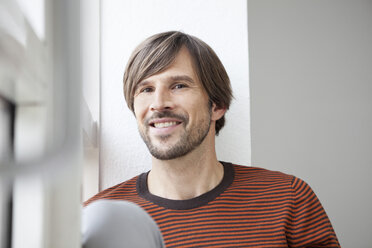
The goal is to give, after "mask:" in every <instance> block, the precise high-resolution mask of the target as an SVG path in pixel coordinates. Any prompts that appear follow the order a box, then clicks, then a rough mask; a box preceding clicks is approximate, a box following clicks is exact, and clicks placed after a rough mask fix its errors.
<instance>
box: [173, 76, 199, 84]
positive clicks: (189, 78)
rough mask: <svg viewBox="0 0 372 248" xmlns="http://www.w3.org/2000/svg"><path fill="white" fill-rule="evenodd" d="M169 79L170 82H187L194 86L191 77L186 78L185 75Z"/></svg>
mask: <svg viewBox="0 0 372 248" xmlns="http://www.w3.org/2000/svg"><path fill="white" fill-rule="evenodd" d="M170 79H171V80H172V81H187V82H189V83H192V84H195V81H194V80H193V79H192V78H191V77H189V76H186V75H180V76H171V77H170Z"/></svg>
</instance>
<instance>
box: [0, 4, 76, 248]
mask: <svg viewBox="0 0 372 248" xmlns="http://www.w3.org/2000/svg"><path fill="white" fill-rule="evenodd" d="M79 51H80V1H72V0H67V1H57V0H50V1H48V0H46V1H44V0H34V1H24V0H1V1H0V117H1V119H0V138H1V142H0V247H12V248H21V247H22V248H23V247H29V248H33V247H35V248H44V247H45V248H47V247H61V248H62V247H64V248H65V247H71V248H73V247H80V187H81V186H80V185H81V183H80V181H81V180H80V178H81V164H82V162H81V156H82V155H81V132H80V94H81V89H80V88H81V69H80V67H81V66H80V65H81V60H80V52H79Z"/></svg>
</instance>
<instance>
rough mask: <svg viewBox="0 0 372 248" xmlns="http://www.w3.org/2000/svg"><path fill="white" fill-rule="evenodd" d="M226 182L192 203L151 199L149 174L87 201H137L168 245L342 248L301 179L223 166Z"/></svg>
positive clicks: (250, 168)
mask: <svg viewBox="0 0 372 248" xmlns="http://www.w3.org/2000/svg"><path fill="white" fill-rule="evenodd" d="M223 165H224V178H223V179H222V181H221V183H220V184H219V185H217V186H216V187H215V188H214V189H213V190H211V191H209V192H207V193H205V194H203V195H201V196H199V197H196V198H193V199H190V200H169V199H165V198H161V197H158V196H155V195H152V194H151V193H150V192H149V190H148V188H147V174H148V173H143V174H141V175H139V176H137V177H134V178H132V179H131V180H128V181H126V182H123V183H121V184H118V185H116V186H113V187H111V188H108V189H106V190H104V191H102V192H100V193H98V194H97V195H95V196H94V197H92V198H91V199H89V200H88V201H87V202H85V205H87V204H89V203H90V202H92V201H94V200H98V199H117V200H127V201H131V202H134V203H136V204H138V205H139V206H141V207H142V208H143V209H145V210H146V211H147V212H148V213H149V214H150V215H151V216H152V217H153V219H154V220H155V221H156V223H157V224H158V226H159V227H160V230H161V232H162V235H163V237H164V241H165V244H166V247H169V248H170V247H339V243H338V240H337V237H336V235H335V232H334V230H333V228H332V225H331V223H330V221H329V219H328V217H327V214H326V213H325V211H324V209H323V207H322V206H321V204H320V202H319V200H318V198H317V197H316V195H315V194H314V192H313V191H312V190H311V188H310V187H309V186H308V185H307V184H306V183H305V182H304V181H302V180H301V179H299V178H296V177H293V176H290V175H286V174H283V173H280V172H274V171H269V170H265V169H261V168H256V167H245V166H240V165H233V164H230V163H223Z"/></svg>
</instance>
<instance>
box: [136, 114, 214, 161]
mask: <svg viewBox="0 0 372 248" xmlns="http://www.w3.org/2000/svg"><path fill="white" fill-rule="evenodd" d="M165 117H170V118H177V119H181V120H182V125H183V129H184V132H183V134H182V135H181V137H180V138H179V139H178V141H177V142H176V143H175V144H174V145H172V146H169V145H167V144H166V142H167V141H168V140H169V139H170V138H171V137H172V134H171V135H163V136H158V137H157V138H158V139H160V143H163V144H164V145H161V144H160V145H154V143H153V142H152V140H151V137H150V135H149V125H145V127H146V128H145V131H142V130H139V132H140V135H141V137H142V139H143V141H144V142H145V144H146V146H147V148H148V149H149V152H150V153H151V155H152V156H153V157H155V158H157V159H159V160H171V159H175V158H179V157H182V156H185V155H186V154H188V153H190V152H191V151H193V150H194V149H195V148H197V147H198V146H199V145H200V144H201V143H202V142H203V141H204V139H205V137H207V135H208V132H209V129H210V126H211V109H210V108H209V111H208V114H206V118H204V119H203V120H202V121H201V122H200V123H196V126H194V127H190V128H188V129H187V128H186V126H187V123H188V120H189V119H188V116H184V115H178V114H174V113H171V112H169V111H165V112H162V113H160V114H157V115H156V116H154V117H152V118H165ZM147 122H148V121H146V122H145V123H147ZM166 146H168V147H166Z"/></svg>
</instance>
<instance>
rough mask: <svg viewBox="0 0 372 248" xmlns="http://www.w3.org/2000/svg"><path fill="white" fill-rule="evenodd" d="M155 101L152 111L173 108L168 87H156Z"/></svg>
mask: <svg viewBox="0 0 372 248" xmlns="http://www.w3.org/2000/svg"><path fill="white" fill-rule="evenodd" d="M153 96H154V98H153V101H152V103H151V105H150V110H151V111H164V110H172V109H173V107H174V106H173V101H172V99H171V96H170V92H168V91H167V90H166V89H156V90H155V92H154V94H153Z"/></svg>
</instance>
